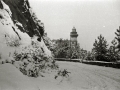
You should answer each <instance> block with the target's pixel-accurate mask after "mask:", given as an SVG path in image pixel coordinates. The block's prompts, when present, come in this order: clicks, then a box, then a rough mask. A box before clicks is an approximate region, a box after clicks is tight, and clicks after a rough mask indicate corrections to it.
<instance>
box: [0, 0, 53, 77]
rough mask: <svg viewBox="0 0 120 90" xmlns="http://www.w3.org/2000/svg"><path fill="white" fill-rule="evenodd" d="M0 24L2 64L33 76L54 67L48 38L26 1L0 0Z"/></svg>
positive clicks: (0, 59)
mask: <svg viewBox="0 0 120 90" xmlns="http://www.w3.org/2000/svg"><path fill="white" fill-rule="evenodd" d="M0 27H1V29H0V63H1V64H4V63H11V64H13V65H14V66H16V67H17V68H18V69H19V70H20V71H21V72H22V73H23V74H25V75H28V76H33V77H37V76H39V71H41V70H42V69H44V68H47V67H49V68H53V66H55V62H54V60H53V56H52V54H51V51H50V50H49V49H51V48H52V43H51V40H50V39H49V38H48V37H47V36H46V35H45V34H44V25H43V23H42V22H41V21H40V20H39V19H38V18H37V17H36V15H35V13H34V12H33V11H32V8H31V7H30V4H29V2H28V0H0ZM46 45H47V46H46Z"/></svg>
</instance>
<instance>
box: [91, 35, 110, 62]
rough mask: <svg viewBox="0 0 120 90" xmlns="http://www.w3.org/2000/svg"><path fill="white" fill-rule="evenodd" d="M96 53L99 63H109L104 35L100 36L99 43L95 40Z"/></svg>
mask: <svg viewBox="0 0 120 90" xmlns="http://www.w3.org/2000/svg"><path fill="white" fill-rule="evenodd" d="M93 46H94V48H93V50H94V52H95V58H96V60H99V61H107V57H106V54H107V51H108V50H107V46H108V44H107V41H106V40H105V39H104V37H103V36H102V35H100V36H98V41H97V40H96V39H95V43H94V44H93Z"/></svg>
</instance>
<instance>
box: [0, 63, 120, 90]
mask: <svg viewBox="0 0 120 90" xmlns="http://www.w3.org/2000/svg"><path fill="white" fill-rule="evenodd" d="M57 63H58V65H59V67H60V70H63V69H67V70H68V71H69V72H71V73H69V77H67V78H66V77H64V78H63V77H60V76H59V77H58V78H57V79H55V78H54V77H55V75H56V74H57V71H55V70H54V71H46V72H45V73H42V75H43V76H44V77H41V76H39V77H38V78H31V77H27V76H25V75H23V74H22V73H21V72H20V71H19V70H18V69H17V68H15V67H14V66H13V65H11V64H0V90H120V69H115V68H110V67H100V66H93V65H86V64H82V63H72V62H60V61H59V62H57Z"/></svg>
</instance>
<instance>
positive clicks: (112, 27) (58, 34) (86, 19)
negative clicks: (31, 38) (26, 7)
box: [29, 0, 120, 50]
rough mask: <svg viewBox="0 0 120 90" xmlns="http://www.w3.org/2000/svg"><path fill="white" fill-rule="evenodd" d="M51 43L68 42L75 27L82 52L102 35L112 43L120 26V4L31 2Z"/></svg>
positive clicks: (102, 0)
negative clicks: (55, 40)
mask: <svg viewBox="0 0 120 90" xmlns="http://www.w3.org/2000/svg"><path fill="white" fill-rule="evenodd" d="M29 1H30V4H31V7H32V8H33V10H34V12H35V13H36V14H37V17H38V18H39V19H40V20H41V21H42V22H43V23H44V25H45V31H46V32H47V33H48V36H49V37H50V38H51V39H58V38H63V39H69V38H70V32H71V31H72V28H73V26H75V27H76V30H77V32H78V34H79V36H78V42H79V43H80V46H81V48H84V49H87V50H91V48H92V47H93V43H94V41H95V39H96V38H97V36H99V35H100V34H102V35H103V36H104V37H105V39H107V41H108V42H109V43H110V42H111V41H112V40H113V39H114V37H115V34H114V32H115V31H116V29H118V28H119V26H120V0H29Z"/></svg>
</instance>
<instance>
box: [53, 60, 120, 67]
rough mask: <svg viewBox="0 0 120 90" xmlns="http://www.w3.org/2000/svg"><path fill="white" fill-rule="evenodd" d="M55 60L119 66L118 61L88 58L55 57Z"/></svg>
mask: <svg viewBox="0 0 120 90" xmlns="http://www.w3.org/2000/svg"><path fill="white" fill-rule="evenodd" d="M55 60H57V61H67V62H79V63H84V64H90V65H98V66H105V67H113V68H120V62H104V61H88V60H81V59H69V58H55Z"/></svg>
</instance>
